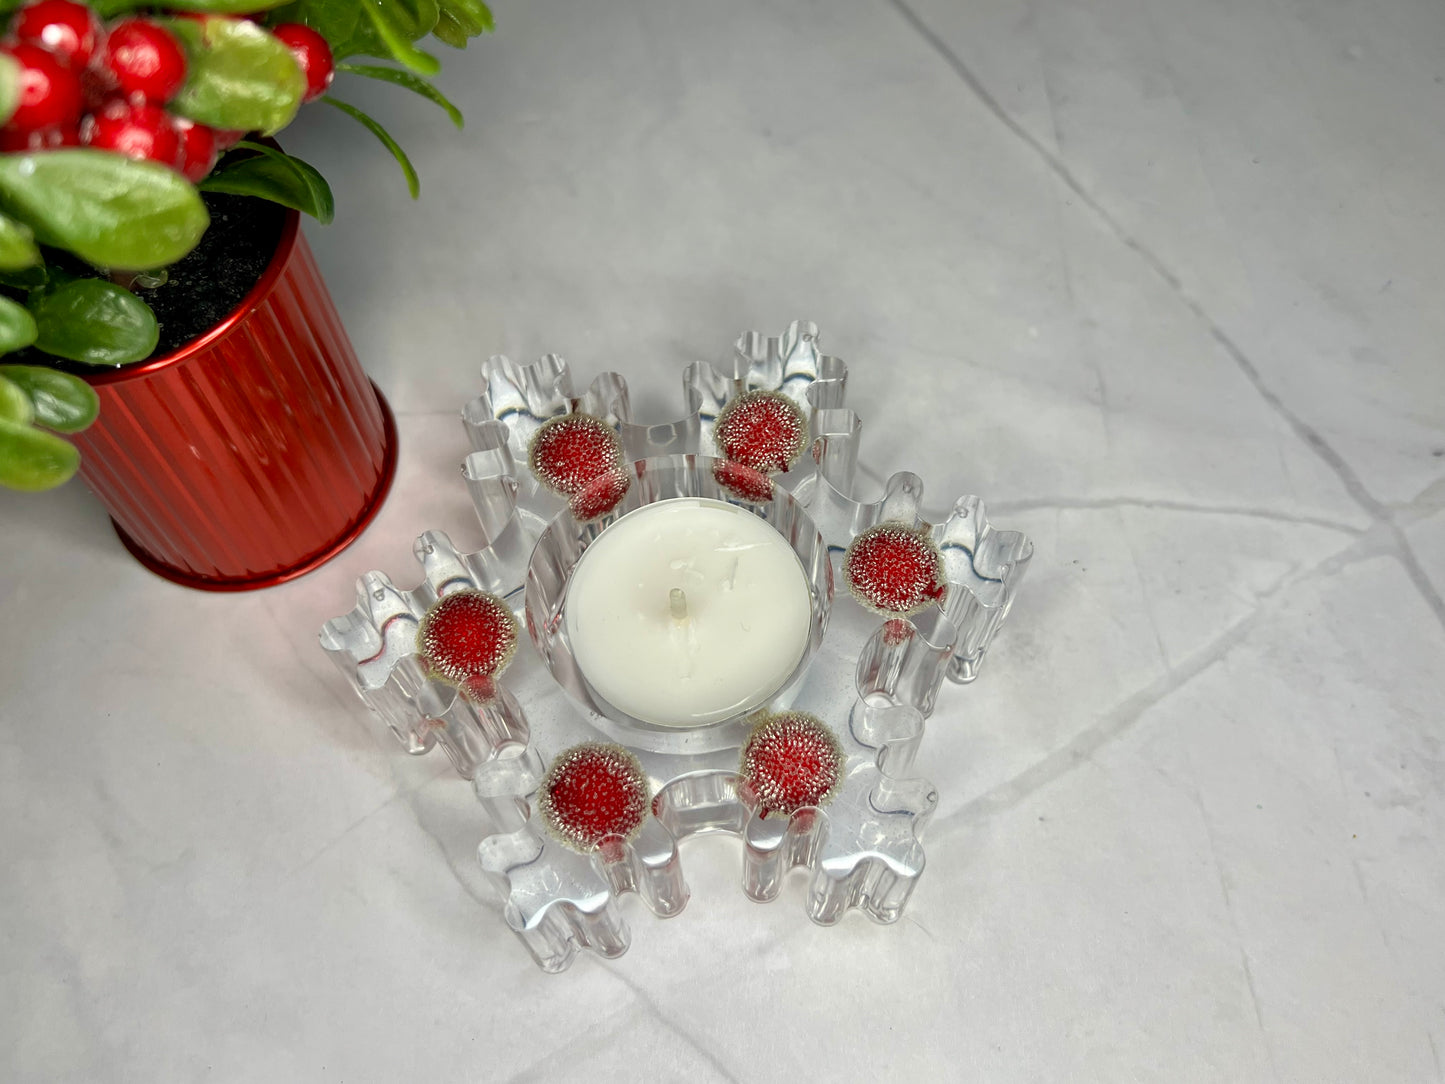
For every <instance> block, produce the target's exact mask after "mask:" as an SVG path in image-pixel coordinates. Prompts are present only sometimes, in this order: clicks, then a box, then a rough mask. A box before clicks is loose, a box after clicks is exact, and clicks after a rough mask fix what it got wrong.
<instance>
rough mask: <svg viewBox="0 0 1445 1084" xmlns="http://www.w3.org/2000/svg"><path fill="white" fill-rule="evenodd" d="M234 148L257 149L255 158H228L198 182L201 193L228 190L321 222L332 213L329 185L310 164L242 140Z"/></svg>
mask: <svg viewBox="0 0 1445 1084" xmlns="http://www.w3.org/2000/svg"><path fill="white" fill-rule="evenodd" d="M236 145H237V146H238V147H241V148H244V149H246V150H251V151H259V152H260V153H259V154H257V155H256V156H255V157H251V158H239V159H228V160H227V161H226V162H225V163H223V164H222V165H221V168H220V169H218V170H216V171H215V172H214V173H212V174H211V175H210V176H209V177H207V178H206V179H205V180H203V181H202V182H201V190H202V191H204V192H229V193H230V194H232V195H235V196H258V197H260V198H261V199H266V200H270V201H271V202H272V203H279V204H281V206H283V207H293V208H295V209H296V210H298V211H301V212H302V213H304V214H308V215H310V216H311V217H312V218H314V219H316V220H317V221H318V222H320V223H322V224H323V225H325V224H326V223H328V222H330V221H331V220H332V219H333V218H334V217H335V216H336V202H335V200H334V199H333V198H332V196H331V186H330V185H328V184H327V183H326V178H325V177H323V176H321V174H320V173H319V172H317V170H316V168H315V167H314V166H311V165H309V164H308V163H306V162H303V161H302V160H301V159H299V158H294V157H292V156H291V155H289V154H285V153H283V152H281V151H278V150H275V149H274V148H272V147H267V146H264V145H262V144H260V143H251V142H248V141H242V142H241V143H238V144H236Z"/></svg>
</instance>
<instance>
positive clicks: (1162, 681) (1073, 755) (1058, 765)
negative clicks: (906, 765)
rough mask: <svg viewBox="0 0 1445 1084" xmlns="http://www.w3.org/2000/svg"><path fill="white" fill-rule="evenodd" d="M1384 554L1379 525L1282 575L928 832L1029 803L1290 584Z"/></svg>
mask: <svg viewBox="0 0 1445 1084" xmlns="http://www.w3.org/2000/svg"><path fill="white" fill-rule="evenodd" d="M1382 556H1391V557H1395V558H1396V559H1399V557H1400V554H1399V553H1398V552H1397V551H1395V550H1394V547H1393V546H1392V545H1391V540H1390V538H1389V537H1388V535H1387V534H1385V533H1384V532H1382V531H1381V530H1379V529H1376V530H1372V531H1370V532H1368V533H1367V534H1365V535H1363V536H1362V537H1361V538H1360V539H1359V540H1358V541H1357V542H1355V543H1354V544H1353V545H1350V546H1348V547H1346V548H1345V549H1343V550H1340V551H1338V552H1336V553H1334V554H1332V555H1331V556H1330V557H1327V558H1326V559H1325V560H1323V561H1321V562H1320V563H1318V564H1316V565H1314V566H1312V567H1310V568H1308V569H1305V570H1303V571H1300V572H1297V573H1295V574H1293V575H1286V576H1284V577H1282V578H1281V579H1280V580H1279V581H1278V582H1276V583H1275V584H1274V585H1273V586H1272V587H1270V588H1269V589H1268V590H1267V591H1264V592H1261V593H1260V595H1259V596H1258V600H1257V604H1256V606H1255V608H1254V609H1253V610H1252V611H1250V613H1248V614H1247V615H1246V616H1244V617H1242V618H1240V619H1239V620H1238V621H1236V622H1235V623H1234V624H1232V625H1230V626H1229V628H1227V629H1225V630H1224V632H1222V633H1220V634H1219V635H1218V636H1216V637H1215V638H1214V639H1213V640H1211V641H1210V642H1209V643H1207V644H1205V645H1204V646H1203V647H1201V648H1199V649H1198V650H1197V651H1195V652H1194V653H1193V654H1191V655H1190V656H1189V657H1188V658H1186V659H1185V660H1184V661H1183V662H1181V663H1180V664H1179V665H1177V666H1174V667H1172V668H1169V669H1167V670H1166V671H1165V672H1164V673H1163V674H1162V675H1160V677H1159V678H1158V679H1156V680H1155V681H1151V682H1150V683H1149V684H1148V685H1145V686H1144V687H1143V688H1142V689H1139V690H1138V691H1137V692H1135V693H1134V694H1133V695H1131V696H1129V697H1127V698H1126V699H1124V700H1123V701H1121V702H1119V703H1118V704H1116V705H1115V706H1114V707H1113V708H1111V709H1110V710H1109V711H1106V712H1104V713H1103V714H1102V715H1101V716H1100V718H1099V720H1098V721H1097V722H1095V723H1094V724H1093V725H1092V726H1089V727H1086V728H1084V729H1083V730H1082V731H1080V732H1079V733H1078V734H1076V735H1075V736H1074V737H1073V739H1072V740H1070V741H1068V742H1066V743H1065V744H1064V745H1062V746H1060V747H1059V748H1057V749H1055V750H1054V751H1053V752H1051V753H1048V754H1047V755H1045V756H1043V757H1041V758H1040V759H1039V760H1037V761H1035V762H1034V763H1033V764H1031V765H1030V766H1029V767H1027V768H1025V769H1024V770H1023V771H1021V772H1019V773H1018V774H1017V775H1015V776H1013V777H1012V778H1010V779H1007V780H1005V781H1004V782H1002V783H1000V784H998V785H997V786H995V787H993V788H991V789H990V790H988V791H985V792H984V793H983V794H981V795H979V796H978V797H977V798H974V799H971V800H970V801H968V802H965V803H964V804H963V805H962V806H960V807H959V808H958V809H956V810H954V811H953V812H951V813H948V814H946V815H944V816H942V817H937V818H935V819H934V821H933V823H932V825H930V827H929V836H930V837H931V838H933V839H937V838H939V837H940V836H941V835H943V834H946V833H948V832H950V831H952V830H953V829H955V828H957V827H960V826H967V825H970V824H976V823H978V822H979V821H980V820H983V819H985V818H987V817H990V816H993V815H995V814H998V813H1003V812H1006V811H1007V810H1010V809H1013V808H1015V807H1016V806H1018V805H1020V804H1022V803H1023V802H1025V801H1027V800H1028V799H1029V798H1030V797H1031V796H1032V795H1034V794H1035V793H1037V792H1038V791H1040V790H1042V789H1043V788H1045V787H1047V786H1048V785H1049V784H1051V783H1053V782H1055V781H1056V780H1058V779H1061V778H1063V777H1064V776H1066V775H1068V774H1069V773H1070V772H1072V771H1074V770H1075V769H1076V768H1078V767H1079V766H1080V765H1081V764H1085V763H1087V762H1088V761H1089V760H1090V759H1091V758H1092V757H1093V755H1094V754H1095V753H1096V752H1097V751H1098V750H1099V749H1101V748H1102V747H1103V746H1105V745H1107V744H1109V743H1110V742H1112V741H1114V740H1115V739H1116V738H1118V737H1120V736H1121V735H1123V734H1124V733H1126V732H1127V731H1128V730H1130V729H1131V728H1132V727H1133V726H1134V724H1135V723H1137V722H1138V721H1139V720H1140V719H1141V718H1143V716H1144V715H1145V713H1146V712H1148V710H1149V709H1150V708H1152V707H1154V705H1156V704H1158V703H1160V702H1162V701H1163V700H1165V699H1167V698H1168V697H1170V696H1172V695H1173V694H1174V693H1175V692H1177V691H1178V690H1180V689H1182V688H1183V687H1184V686H1185V685H1188V684H1189V683H1190V682H1191V681H1193V680H1194V679H1195V678H1197V677H1198V676H1199V675H1200V674H1202V673H1204V672H1205V671H1206V670H1208V669H1210V668H1211V667H1213V666H1214V665H1215V664H1216V663H1219V662H1220V661H1222V660H1223V659H1224V658H1225V657H1226V656H1228V655H1229V654H1230V653H1231V652H1233V651H1234V649H1235V648H1237V647H1238V646H1239V645H1240V644H1241V643H1242V642H1243V641H1244V638H1245V637H1246V636H1247V635H1248V634H1249V633H1250V631H1252V630H1253V629H1254V628H1255V626H1256V625H1258V624H1259V623H1260V621H1261V620H1262V619H1263V618H1264V617H1265V616H1266V615H1267V614H1269V613H1271V612H1272V611H1273V610H1274V609H1275V608H1276V607H1278V606H1279V605H1280V603H1281V601H1282V600H1283V598H1284V596H1285V595H1286V594H1287V593H1288V591H1289V589H1290V588H1292V587H1294V586H1296V585H1298V584H1300V583H1303V582H1306V581H1308V580H1313V579H1326V578H1328V577H1330V576H1333V575H1334V574H1336V573H1337V572H1339V571H1340V570H1342V569H1344V568H1347V567H1349V566H1350V565H1353V564H1358V563H1359V562H1361V561H1366V560H1369V559H1371V558H1374V557H1382Z"/></svg>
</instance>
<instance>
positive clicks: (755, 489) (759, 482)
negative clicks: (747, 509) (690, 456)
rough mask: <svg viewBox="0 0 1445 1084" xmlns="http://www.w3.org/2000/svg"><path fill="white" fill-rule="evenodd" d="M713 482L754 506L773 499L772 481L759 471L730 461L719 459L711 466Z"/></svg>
mask: <svg viewBox="0 0 1445 1084" xmlns="http://www.w3.org/2000/svg"><path fill="white" fill-rule="evenodd" d="M712 476H713V480H714V481H716V482H717V484H718V485H720V486H722V488H723V489H725V490H727V491H728V492H729V493H731V494H732V495H733V496H734V497H741V498H742V499H743V500H745V501H752V502H753V503H754V504H762V503H763V502H765V501H770V500H772V499H773V480H772V479H771V478H769V477H768V476H767V475H766V474H764V473H763V472H762V471H759V470H753V468H752V467H745V466H743V465H742V464H741V463H734V462H733V461H732V460H730V459H719V460H718V461H717V462H715V463H714V464H713V465H712Z"/></svg>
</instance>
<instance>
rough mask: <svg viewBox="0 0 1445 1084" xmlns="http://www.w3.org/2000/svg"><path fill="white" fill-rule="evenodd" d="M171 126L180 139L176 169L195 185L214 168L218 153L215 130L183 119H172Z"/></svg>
mask: <svg viewBox="0 0 1445 1084" xmlns="http://www.w3.org/2000/svg"><path fill="white" fill-rule="evenodd" d="M171 124H172V125H173V126H174V127H175V129H176V134H177V135H178V136H179V137H180V142H181V152H180V157H179V158H177V159H176V168H177V169H179V170H180V171H181V172H182V173H184V174H185V175H186V180H188V181H190V182H192V183H195V182H197V181H199V180H201V179H203V178H204V177H205V176H206V175H207V174H208V173H210V172H211V170H212V169H214V168H215V165H216V159H217V157H219V155H220V151H219V150H218V149H217V147H216V130H215V129H214V128H210V127H207V126H206V125H204V124H197V123H196V122H195V121H193V120H188V119H187V118H185V117H172V118H171Z"/></svg>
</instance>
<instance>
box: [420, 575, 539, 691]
mask: <svg viewBox="0 0 1445 1084" xmlns="http://www.w3.org/2000/svg"><path fill="white" fill-rule="evenodd" d="M416 643H417V652H418V653H419V654H420V655H421V657H422V659H423V660H424V661H425V662H426V665H427V669H428V670H430V671H431V672H432V673H433V674H434V675H435V676H437V677H439V678H441V679H442V680H444V681H449V682H451V683H452V684H454V685H460V686H462V687H463V691H464V692H465V691H467V689H466V686H467V684H468V683H469V682H472V681H474V679H477V678H492V677H495V676H496V675H497V674H500V673H501V672H502V671H503V670H505V669H506V668H507V664H508V663H509V662H511V661H512V653H513V652H514V651H516V649H517V619H516V618H515V617H513V616H512V611H511V610H510V609H509V608H508V607H507V604H506V603H505V602H503V601H502V600H501V599H499V598H498V597H497V596H496V595H489V594H487V593H486V592H485V591H456V592H454V593H452V594H450V595H444V596H443V597H442V598H440V599H438V600H437V602H436V604H435V605H434V606H433V607H432V608H431V609H430V610H428V611H427V613H426V616H425V617H423V618H422V620H421V626H420V627H419V628H418V629H417V632H416ZM484 688H485V687H484V686H481V685H478V686H476V690H477V691H483V690H484Z"/></svg>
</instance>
